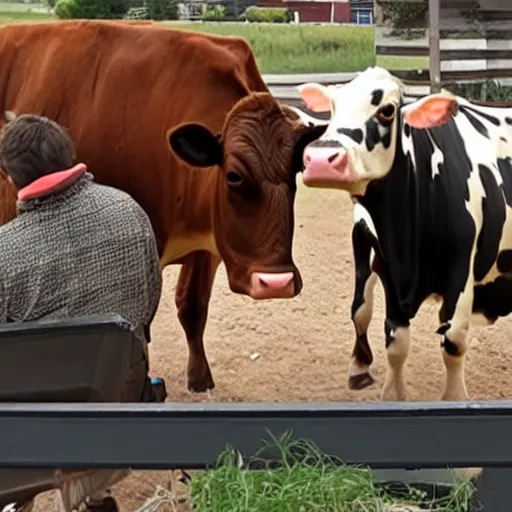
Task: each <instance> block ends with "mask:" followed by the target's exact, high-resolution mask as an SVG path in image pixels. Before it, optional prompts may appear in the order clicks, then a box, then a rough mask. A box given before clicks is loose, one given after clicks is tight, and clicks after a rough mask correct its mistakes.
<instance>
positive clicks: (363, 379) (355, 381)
mask: <svg viewBox="0 0 512 512" xmlns="http://www.w3.org/2000/svg"><path fill="white" fill-rule="evenodd" d="M374 383H375V379H374V378H373V377H372V376H371V375H370V374H369V373H368V372H366V373H359V374H358V375H351V376H350V377H349V378H348V388H349V389H355V390H358V391H360V390H361V389H364V388H367V387H368V386H371V385H372V384H374Z"/></svg>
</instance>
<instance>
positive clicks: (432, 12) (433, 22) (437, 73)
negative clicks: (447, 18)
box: [428, 0, 441, 93]
mask: <svg viewBox="0 0 512 512" xmlns="http://www.w3.org/2000/svg"><path fill="white" fill-rule="evenodd" d="M439 3H440V0H429V1H428V17H429V23H428V35H429V48H430V50H429V60H430V63H429V68H430V92H431V93H435V92H439V91H440V90H441V49H440V46H441V43H440V37H439V32H440V31H439V24H440V23H439V22H440V19H439V18H440V13H439V11H440V7H439Z"/></svg>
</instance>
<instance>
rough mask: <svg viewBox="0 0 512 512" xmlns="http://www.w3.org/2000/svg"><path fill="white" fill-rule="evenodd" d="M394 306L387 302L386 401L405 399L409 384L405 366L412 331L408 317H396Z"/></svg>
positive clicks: (383, 389) (384, 395) (383, 393)
mask: <svg viewBox="0 0 512 512" xmlns="http://www.w3.org/2000/svg"><path fill="white" fill-rule="evenodd" d="M392 312H393V310H392V308H390V307H389V304H387V313H386V320H385V322H384V330H385V333H386V356H387V359H388V368H387V373H386V381H385V383H384V386H383V388H382V392H381V400H383V401H386V402H392V401H405V400H406V399H407V385H406V383H405V375H404V367H405V362H406V361H407V357H408V356H409V351H410V348H411V332H410V327H409V322H408V321H407V320H406V319H402V318H401V319H400V320H398V319H396V320H395V319H394V318H393V317H394V315H392Z"/></svg>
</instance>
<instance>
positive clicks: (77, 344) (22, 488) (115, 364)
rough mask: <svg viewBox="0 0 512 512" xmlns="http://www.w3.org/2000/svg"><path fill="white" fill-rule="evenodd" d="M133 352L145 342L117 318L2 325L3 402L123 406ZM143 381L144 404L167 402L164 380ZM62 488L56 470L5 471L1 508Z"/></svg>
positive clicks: (0, 478)
mask: <svg viewBox="0 0 512 512" xmlns="http://www.w3.org/2000/svg"><path fill="white" fill-rule="evenodd" d="M137 344H138V346H137ZM133 350H140V341H139V340H138V339H137V338H136V337H135V335H134V333H133V331H132V328H131V325H130V324H129V323H128V322H126V321H125V320H124V319H123V318H122V317H120V316H118V315H105V316H92V317H80V318H73V319H69V320H65V321H63V320H60V321H54V320H44V321H37V322H26V323H20V324H5V325H1V326H0V402H4V403H5V402H60V403H62V402H121V396H122V393H123V389H124V386H125V383H126V382H127V379H128V376H129V365H130V357H131V353H132V351H133ZM140 378H141V389H142V388H143V387H144V389H145V392H144V393H143V396H141V399H140V401H141V402H142V401H159V402H163V401H164V400H165V398H166V396H167V393H166V390H165V382H164V381H163V379H152V380H151V381H150V380H149V378H148V376H147V375H141V376H140ZM148 388H149V391H148ZM67 473H68V474H69V472H67ZM78 473H80V472H78ZM58 488H59V477H58V471H57V470H53V469H43V470H40V469H37V470H32V469H15V470H12V469H0V510H1V509H2V508H3V507H5V506H6V505H8V504H10V503H16V504H17V507H21V506H23V505H24V504H26V503H28V502H30V501H31V500H32V499H33V498H34V497H35V496H36V495H37V494H39V493H41V492H45V491H49V490H52V489H58ZM106 501H108V507H107V508H108V509H109V510H112V501H114V500H113V499H112V498H107V500H106ZM114 503H115V501H114ZM105 505H106V506H107V503H106V504H105ZM17 507H16V508H15V509H18V508H17ZM94 510H99V509H98V508H97V507H96V508H94ZM105 510H106V509H105Z"/></svg>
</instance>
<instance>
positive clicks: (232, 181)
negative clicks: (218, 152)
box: [226, 171, 242, 187]
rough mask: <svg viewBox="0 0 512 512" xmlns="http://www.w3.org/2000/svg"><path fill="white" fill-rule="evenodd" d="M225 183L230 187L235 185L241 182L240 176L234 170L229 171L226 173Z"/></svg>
mask: <svg viewBox="0 0 512 512" xmlns="http://www.w3.org/2000/svg"><path fill="white" fill-rule="evenodd" d="M226 183H227V184H228V185H230V186H231V187H236V186H237V185H240V183H242V176H240V174H238V173H237V172H234V171H229V172H228V173H226Z"/></svg>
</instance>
